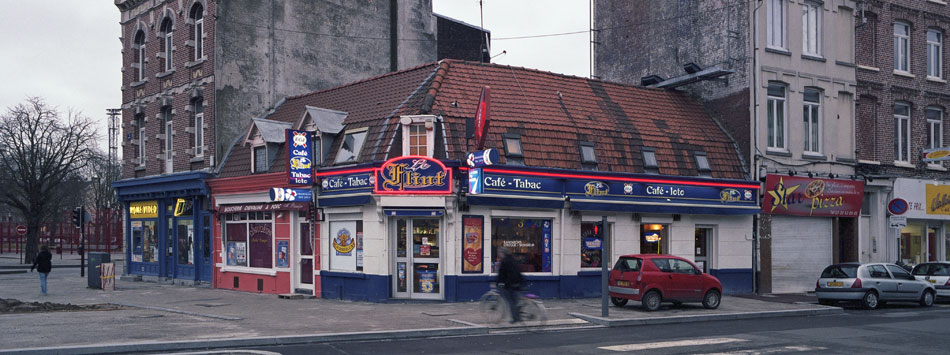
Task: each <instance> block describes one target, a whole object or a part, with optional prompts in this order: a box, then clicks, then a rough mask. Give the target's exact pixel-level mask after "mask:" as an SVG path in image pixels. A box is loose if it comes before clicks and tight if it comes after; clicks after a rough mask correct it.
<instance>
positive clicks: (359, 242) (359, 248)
mask: <svg viewBox="0 0 950 355" xmlns="http://www.w3.org/2000/svg"><path fill="white" fill-rule="evenodd" d="M362 267H363V232H356V268H357V269H359V268H362Z"/></svg>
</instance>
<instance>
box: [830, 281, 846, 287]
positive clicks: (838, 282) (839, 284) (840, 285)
mask: <svg viewBox="0 0 950 355" xmlns="http://www.w3.org/2000/svg"><path fill="white" fill-rule="evenodd" d="M842 286H844V283H843V282H841V281H828V287H842Z"/></svg>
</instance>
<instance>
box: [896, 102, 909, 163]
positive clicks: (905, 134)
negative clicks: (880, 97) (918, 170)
mask: <svg viewBox="0 0 950 355" xmlns="http://www.w3.org/2000/svg"><path fill="white" fill-rule="evenodd" d="M894 160H896V161H902V162H907V163H909V162H910V105H907V104H902V103H899V104H895V105H894Z"/></svg>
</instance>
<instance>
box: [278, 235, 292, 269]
mask: <svg viewBox="0 0 950 355" xmlns="http://www.w3.org/2000/svg"><path fill="white" fill-rule="evenodd" d="M289 243H290V242H289V241H286V240H278V241H277V267H290V256H289V255H288V252H289V251H290V247H289Z"/></svg>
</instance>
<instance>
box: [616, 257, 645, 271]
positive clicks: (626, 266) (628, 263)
mask: <svg viewBox="0 0 950 355" xmlns="http://www.w3.org/2000/svg"><path fill="white" fill-rule="evenodd" d="M614 269H617V270H620V271H640V259H637V258H620V260H617V265H614Z"/></svg>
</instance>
